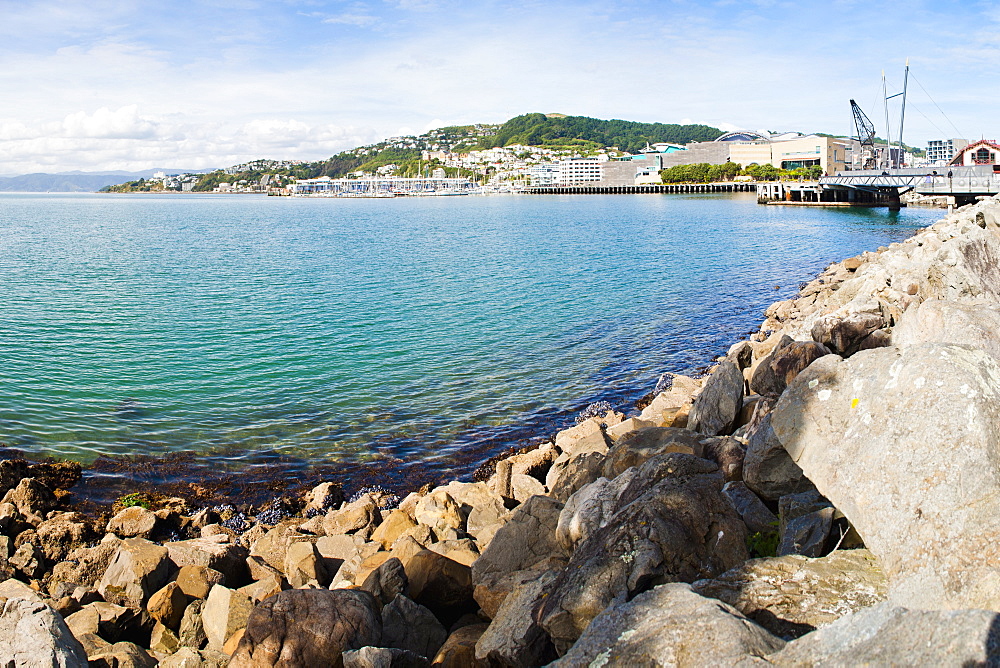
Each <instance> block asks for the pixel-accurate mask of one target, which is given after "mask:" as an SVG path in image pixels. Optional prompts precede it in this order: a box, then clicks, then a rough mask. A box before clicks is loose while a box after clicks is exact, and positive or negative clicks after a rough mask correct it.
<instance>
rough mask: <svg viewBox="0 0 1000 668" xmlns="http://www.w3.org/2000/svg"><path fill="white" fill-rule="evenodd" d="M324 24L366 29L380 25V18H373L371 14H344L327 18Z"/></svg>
mask: <svg viewBox="0 0 1000 668" xmlns="http://www.w3.org/2000/svg"><path fill="white" fill-rule="evenodd" d="M323 23H341V24H343V25H350V26H357V27H359V28H365V27H367V26H370V25H372V24H375V23H378V17H376V16H372V15H371V14H363V13H351V12H346V13H344V14H338V15H336V16H330V17H328V18H325V19H323Z"/></svg>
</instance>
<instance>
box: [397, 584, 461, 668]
mask: <svg viewBox="0 0 1000 668" xmlns="http://www.w3.org/2000/svg"><path fill="white" fill-rule="evenodd" d="M447 639H448V631H447V630H445V628H444V627H443V626H441V622H439V621H438V620H437V618H436V617H435V616H434V613H432V612H431V611H430V610H428V609H427V608H425V607H424V606H422V605H420V604H419V603H414V602H413V601H411V600H410V599H408V598H406V597H405V596H403V595H402V594H400V595H399V596H396V597H395V598H394V599H393V600H392V602H391V603H389V604H388V605H386V606H385V607H384V608H382V645H383V646H385V647H395V648H396V649H403V650H408V651H410V652H413V653H414V654H417V655H419V656H423V657H426V658H428V659H433V658H434V655H435V654H437V652H438V650H439V649H441V645H443V644H444V641H445V640H447Z"/></svg>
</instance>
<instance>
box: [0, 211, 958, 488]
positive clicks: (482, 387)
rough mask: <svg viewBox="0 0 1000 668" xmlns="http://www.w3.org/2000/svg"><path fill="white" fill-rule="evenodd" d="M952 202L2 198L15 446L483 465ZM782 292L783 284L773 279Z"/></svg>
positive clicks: (248, 462) (1, 381) (0, 386)
mask: <svg viewBox="0 0 1000 668" xmlns="http://www.w3.org/2000/svg"><path fill="white" fill-rule="evenodd" d="M940 216H941V212H940V211H937V210H927V209H904V210H903V211H902V212H899V213H890V212H888V211H886V210H884V209H858V210H844V209H813V208H792V207H776V206H770V207H765V206H759V205H757V204H756V201H755V199H754V196H753V195H729V196H710V195H700V196H679V195H640V196H577V197H573V196H523V197H465V198H454V197H452V198H419V199H406V198H398V199H372V200H330V199H320V200H314V199H289V198H266V197H249V196H247V197H244V196H219V197H213V196H196V195H190V196H187V195H176V196H166V195H165V196H113V195H28V194H25V195H0V279H2V286H3V289H2V291H0V355H2V358H0V361H2V366H0V442H3V443H5V444H7V445H8V446H10V447H12V448H17V449H20V450H22V451H25V452H27V453H30V454H34V455H58V456H61V457H69V458H73V459H77V460H79V461H82V462H85V463H89V462H92V461H93V460H94V459H95V458H97V457H99V456H101V455H113V456H115V455H149V456H152V457H161V456H163V455H164V454H167V453H172V452H180V451H193V452H196V453H198V457H197V461H198V463H199V464H204V465H205V466H207V467H209V468H215V469H218V470H230V471H231V470H237V469H240V467H243V468H244V469H249V468H252V467H253V466H256V465H258V464H261V463H268V462H270V463H274V462H279V463H280V465H281V466H282V467H285V468H286V469H287V471H288V472H289V475H293V474H297V473H300V472H301V471H304V470H307V469H308V468H309V467H310V466H313V465H316V464H318V463H327V464H329V463H336V462H344V461H352V462H355V463H357V462H362V463H364V462H368V461H376V460H378V461H381V462H383V463H385V462H390V463H393V464H395V465H397V466H404V465H405V464H406V463H407V462H415V461H420V462H423V463H424V464H426V463H427V462H428V461H430V462H434V463H435V464H434V465H435V466H436V467H437V470H438V471H440V472H468V470H469V469H470V467H473V466H474V465H475V464H476V463H478V462H479V461H481V460H482V459H484V458H485V457H487V456H489V455H490V454H493V453H494V452H496V451H498V450H500V449H502V448H503V447H506V446H509V445H512V444H516V443H517V442H518V441H520V440H521V439H524V438H526V437H528V436H530V435H533V434H545V433H548V432H550V431H552V430H554V429H556V428H559V427H562V426H565V425H566V424H569V423H571V422H572V416H573V415H574V414H576V413H577V412H578V411H579V410H581V409H582V408H584V407H585V406H586V405H587V404H588V403H590V402H591V401H596V400H609V401H610V402H611V403H613V404H615V405H618V406H622V407H627V406H628V405H630V404H631V403H632V402H634V401H635V399H637V398H638V397H639V396H641V395H642V394H644V393H645V392H647V391H648V390H649V389H651V387H652V386H653V385H654V384H655V382H656V379H657V377H658V375H659V374H660V373H663V372H665V371H685V370H687V371H690V370H693V369H695V368H698V367H700V366H702V365H704V364H706V363H708V362H709V361H710V360H711V359H712V357H714V356H715V355H718V354H720V353H721V352H724V351H725V349H726V347H728V345H730V344H731V343H733V342H735V341H736V340H738V339H739V338H740V337H741V336H742V335H743V334H745V333H747V332H748V331H749V330H752V329H756V327H757V326H758V325H759V322H760V320H761V314H762V312H763V310H764V309H765V308H766V307H767V305H768V304H770V303H771V302H773V301H775V300H777V299H779V298H784V297H787V296H789V295H791V294H793V293H794V292H795V290H797V287H798V284H799V283H800V282H802V281H805V280H808V279H809V278H810V277H811V276H812V275H813V274H815V273H816V272H817V271H819V270H821V269H822V268H823V267H824V266H825V265H826V264H827V263H828V262H830V261H833V260H837V259H840V258H843V257H846V256H849V255H853V254H856V253H858V252H860V251H862V250H866V249H874V248H876V247H878V246H880V245H884V244H886V243H889V242H891V241H894V240H898V239H901V238H904V237H906V236H908V235H909V234H911V233H912V230H913V229H914V228H915V227H919V226H923V225H926V224H929V223H930V222H932V221H933V220H935V219H937V218H939V217H940ZM776 286H780V287H779V288H778V289H777V290H776V289H775V287H776Z"/></svg>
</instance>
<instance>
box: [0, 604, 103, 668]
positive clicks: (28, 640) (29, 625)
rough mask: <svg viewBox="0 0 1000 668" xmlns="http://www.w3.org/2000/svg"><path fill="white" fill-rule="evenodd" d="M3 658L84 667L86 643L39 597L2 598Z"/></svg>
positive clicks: (13, 662)
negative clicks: (74, 635)
mask: <svg viewBox="0 0 1000 668" xmlns="http://www.w3.org/2000/svg"><path fill="white" fill-rule="evenodd" d="M0 662H2V663H3V665H5V666H6V665H11V666H29V667H32V668H33V667H36V666H37V667H38V668H42V667H45V668H49V667H50V666H51V667H52V668H82V667H83V666H86V665H87V654H86V652H84V650H83V646H82V645H81V644H80V643H79V641H78V640H77V639H76V638H74V637H73V634H72V632H70V630H69V628H68V627H67V626H66V623H65V622H64V621H63V619H62V617H60V616H59V614H58V613H56V611H55V610H53V609H52V608H50V607H48V606H47V605H45V604H44V603H41V602H39V601H31V600H28V599H25V598H8V599H3V600H0Z"/></svg>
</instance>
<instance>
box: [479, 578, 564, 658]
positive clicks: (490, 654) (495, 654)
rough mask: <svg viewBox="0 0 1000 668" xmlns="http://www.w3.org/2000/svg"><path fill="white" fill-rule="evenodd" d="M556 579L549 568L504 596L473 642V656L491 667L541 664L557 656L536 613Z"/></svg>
mask: <svg viewBox="0 0 1000 668" xmlns="http://www.w3.org/2000/svg"><path fill="white" fill-rule="evenodd" d="M555 579H556V573H555V572H552V571H549V572H546V573H544V574H542V575H541V576H539V577H536V578H535V579H533V580H531V581H530V582H527V583H525V584H524V585H522V586H521V587H519V588H517V589H515V590H514V591H513V592H511V594H510V595H509V596H507V597H506V598H505V599H504V602H503V604H501V606H500V608H499V610H497V612H496V613H495V616H494V617H493V622H492V623H491V624H490V625H489V627H488V628H487V629H486V631H485V632H484V633H483V634H482V635H481V636H480V638H479V640H478V641H477V642H476V659H477V660H479V661H482V662H484V663H485V664H486V665H491V666H525V667H528V666H541V665H545V664H546V663H548V662H549V661H552V660H553V659H555V658H556V653H555V647H553V645H552V641H551V640H550V639H549V637H548V635H547V634H546V633H545V631H544V630H543V629H542V627H541V626H539V624H538V621H537V618H536V612H537V610H538V607H539V606H540V604H541V602H542V601H543V600H544V598H545V596H546V595H547V593H548V588H549V587H550V586H551V585H552V583H553V582H554V581H555Z"/></svg>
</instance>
